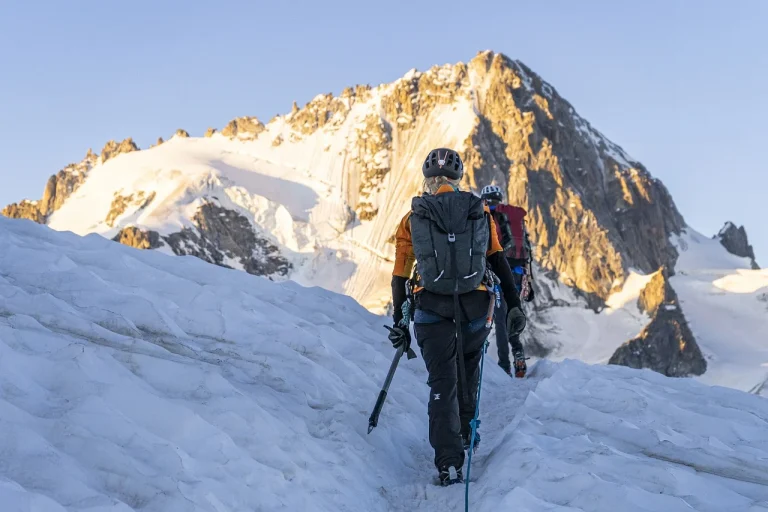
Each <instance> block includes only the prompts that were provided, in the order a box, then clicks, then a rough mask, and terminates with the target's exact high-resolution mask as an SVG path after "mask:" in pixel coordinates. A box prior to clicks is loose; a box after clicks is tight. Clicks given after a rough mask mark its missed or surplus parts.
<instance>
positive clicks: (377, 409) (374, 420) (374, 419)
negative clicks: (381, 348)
mask: <svg viewBox="0 0 768 512" xmlns="http://www.w3.org/2000/svg"><path fill="white" fill-rule="evenodd" d="M404 351H405V347H404V346H403V347H400V348H398V349H397V352H395V357H394V358H393V359H392V364H391V365H389V372H388V373H387V378H386V379H385V380H384V386H382V388H381V391H379V398H378V399H377V400H376V405H375V406H374V407H373V412H372V413H371V417H370V418H368V433H369V434H370V433H371V432H372V431H373V429H374V428H376V425H378V424H379V414H381V408H382V407H384V400H386V399H387V391H389V385H390V384H391V383H392V377H394V376H395V370H397V364H398V363H399V362H400V358H401V357H403V352H404ZM415 357H416V353H415V352H414V351H413V350H411V349H410V348H409V349H408V359H413V358H415Z"/></svg>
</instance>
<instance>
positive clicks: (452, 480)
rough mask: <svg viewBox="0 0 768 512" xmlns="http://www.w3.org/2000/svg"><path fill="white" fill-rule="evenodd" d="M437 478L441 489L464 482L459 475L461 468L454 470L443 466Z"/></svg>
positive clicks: (451, 467) (462, 477)
mask: <svg viewBox="0 0 768 512" xmlns="http://www.w3.org/2000/svg"><path fill="white" fill-rule="evenodd" d="M439 478H440V485H442V486H443V487H446V486H448V485H453V484H460V483H462V482H464V475H463V474H462V473H461V468H458V469H456V468H455V467H453V466H445V467H443V468H441V469H440V474H439Z"/></svg>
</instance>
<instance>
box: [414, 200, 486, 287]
mask: <svg viewBox="0 0 768 512" xmlns="http://www.w3.org/2000/svg"><path fill="white" fill-rule="evenodd" d="M410 222H411V240H412V242H413V252H414V255H415V256H416V272H418V274H419V277H420V283H419V284H421V285H422V286H423V287H424V288H425V289H426V290H427V291H430V292H432V293H436V294H439V295H453V294H454V293H455V294H458V295H461V294H464V293H467V292H471V291H472V290H475V289H477V287H478V286H480V284H481V283H482V282H483V278H484V277H485V266H486V256H485V255H486V251H487V250H488V240H489V236H490V230H489V227H488V219H487V218H486V214H485V211H484V209H483V201H482V199H480V198H479V197H477V196H475V195H474V194H472V193H470V192H455V193H451V192H448V193H445V194H438V195H424V196H419V197H414V198H413V200H412V201H411V218H410Z"/></svg>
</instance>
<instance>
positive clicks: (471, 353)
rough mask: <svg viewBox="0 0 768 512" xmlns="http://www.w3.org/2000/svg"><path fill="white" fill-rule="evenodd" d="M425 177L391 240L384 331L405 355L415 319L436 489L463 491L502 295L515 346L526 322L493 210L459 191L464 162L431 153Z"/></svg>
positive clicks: (441, 151) (444, 151)
mask: <svg viewBox="0 0 768 512" xmlns="http://www.w3.org/2000/svg"><path fill="white" fill-rule="evenodd" d="M422 173H423V175H424V182H423V194H422V195H420V196H417V197H414V198H413V199H412V201H411V211H410V212H408V214H406V215H405V217H403V219H402V221H401V222H400V224H399V226H398V228H397V232H396V234H395V243H396V251H395V266H394V270H393V272H392V302H393V306H394V326H393V327H388V329H389V330H390V335H389V339H390V341H391V342H392V345H393V346H394V347H395V348H396V349H400V348H401V347H405V349H406V350H407V349H408V348H410V344H411V334H410V330H409V327H408V324H407V323H406V322H403V318H404V316H405V317H406V318H412V319H413V322H414V333H415V335H416V342H417V343H418V346H419V348H420V349H421V354H422V357H423V358H424V363H425V365H426V367H427V371H428V373H429V378H428V381H427V384H428V385H429V388H430V395H429V406H428V413H429V442H430V444H431V445H432V447H433V448H434V450H435V459H434V461H435V466H437V470H438V476H439V479H440V483H441V484H442V485H450V484H453V483H457V482H461V481H463V476H462V467H463V464H464V458H465V454H464V451H465V450H468V449H469V448H470V446H471V445H472V443H473V442H474V446H476V445H477V443H478V441H479V436H478V435H477V433H476V431H475V427H476V424H475V425H471V424H472V420H473V417H474V414H475V409H476V408H475V406H476V399H477V390H478V384H479V379H480V362H481V358H482V354H483V350H484V346H485V340H486V338H487V337H488V334H489V333H490V328H491V323H492V322H493V314H494V309H495V305H496V303H497V301H498V300H497V299H500V297H499V295H500V291H503V294H504V299H505V301H506V304H507V305H508V306H509V308H508V310H509V311H508V313H507V314H506V315H504V316H501V317H499V316H497V317H496V323H497V325H499V324H505V329H506V331H507V332H509V333H510V335H514V336H519V334H520V333H521V332H522V331H523V329H525V323H526V318H525V315H524V314H523V312H522V309H521V308H520V298H519V296H518V292H517V290H516V288H515V282H514V277H513V275H512V270H511V269H510V267H509V263H508V262H507V259H506V257H505V255H504V252H503V248H502V246H501V245H500V244H499V238H498V232H497V230H496V224H495V222H494V220H493V218H492V217H491V215H490V210H489V209H488V207H487V206H485V205H484V204H483V201H482V199H481V198H479V197H477V196H476V195H474V194H472V193H471V192H463V191H460V190H459V183H460V181H461V178H462V176H463V174H464V164H463V163H462V161H461V158H460V157H459V155H458V154H457V153H456V152H455V151H453V150H451V149H445V148H440V149H434V150H432V151H430V152H429V154H428V155H427V158H426V160H425V161H424V164H423V165H422ZM414 266H415V269H414ZM414 270H415V272H414ZM403 305H405V308H403ZM473 434H474V435H473Z"/></svg>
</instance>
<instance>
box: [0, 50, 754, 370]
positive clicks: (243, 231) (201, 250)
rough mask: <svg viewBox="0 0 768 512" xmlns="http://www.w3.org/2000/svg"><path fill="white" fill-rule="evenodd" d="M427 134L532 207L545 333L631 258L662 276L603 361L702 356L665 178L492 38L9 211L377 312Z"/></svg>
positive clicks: (185, 142) (113, 148)
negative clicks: (461, 57) (680, 279)
mask: <svg viewBox="0 0 768 512" xmlns="http://www.w3.org/2000/svg"><path fill="white" fill-rule="evenodd" d="M434 147H454V148H456V149H457V150H458V151H460V153H461V154H462V157H463V158H464V160H465V165H466V168H467V172H466V173H465V178H464V186H465V187H467V188H469V189H471V190H473V191H476V192H477V191H479V189H480V188H482V187H483V186H485V185H488V184H496V185H499V186H501V187H502V189H503V190H505V191H506V194H507V196H508V198H509V202H510V203H512V204H518V205H521V206H523V207H525V208H526V209H527V210H528V212H529V213H528V227H529V231H530V233H531V237H532V242H533V244H534V254H535V260H536V264H537V268H539V269H541V273H540V276H539V281H538V282H537V283H536V285H535V286H536V289H537V292H539V299H537V302H536V304H535V305H534V307H533V308H531V311H532V319H533V321H534V322H533V323H534V324H536V322H537V321H538V322H539V326H538V328H534V329H532V332H537V333H538V332H541V333H546V332H547V329H546V326H545V325H544V323H545V321H546V319H547V317H546V316H542V315H544V313H543V312H546V311H547V310H549V311H550V312H551V311H552V308H559V307H565V306H571V307H577V308H588V309H591V310H592V311H594V312H595V313H597V312H600V311H602V310H603V309H604V308H605V305H606V301H607V300H608V299H609V297H610V296H611V295H612V294H614V293H616V292H618V291H620V290H621V289H622V287H623V285H624V282H625V280H626V279H627V277H628V276H629V275H630V270H633V271H636V272H640V273H643V274H646V275H651V274H654V273H656V275H658V276H662V277H660V278H659V279H661V280H662V281H658V282H657V278H656V277H654V278H653V280H652V286H653V289H652V290H649V291H648V292H647V293H646V294H645V295H644V297H643V298H641V299H640V300H641V302H642V303H643V305H642V308H643V310H644V311H646V314H647V315H648V317H647V318H648V320H649V322H650V323H648V324H647V325H646V326H645V327H646V328H645V330H643V331H642V334H641V335H639V338H637V339H635V340H633V341H632V342H630V344H629V345H627V347H628V348H626V349H625V348H623V347H622V348H621V349H619V351H618V352H617V354H619V355H617V356H616V357H615V358H614V360H613V361H614V362H617V363H619V364H626V365H629V366H638V367H640V366H642V367H651V368H653V369H655V370H657V371H661V372H663V373H667V374H679V375H683V374H691V373H697V372H699V371H703V367H702V366H701V361H703V360H700V353H699V352H697V351H698V347H697V346H696V340H695V339H694V338H693V335H692V334H691V333H690V330H688V329H687V327H686V320H685V317H684V313H683V311H682V309H681V308H680V307H679V304H677V303H676V302H675V300H674V299H673V298H672V297H674V290H672V289H671V286H670V284H669V283H668V281H667V280H666V279H665V278H664V277H663V276H666V275H672V274H674V272H675V264H676V261H677V258H678V256H679V255H678V251H677V249H676V248H675V246H673V245H672V243H671V241H670V240H672V239H673V238H674V237H676V236H678V235H680V234H681V233H682V232H683V231H684V230H685V229H686V224H685V221H684V219H683V217H682V215H681V214H680V213H679V211H678V210H677V207H676V206H675V203H674V201H673V199H672V197H671V196H670V194H669V192H668V191H667V189H666V188H665V187H664V185H663V184H662V183H661V182H660V181H659V180H658V179H656V178H654V177H653V176H652V175H651V174H650V173H649V171H648V170H647V169H646V168H645V167H644V166H643V165H642V164H641V163H640V162H638V161H637V160H635V159H633V158H632V157H630V156H629V155H628V154H627V153H626V152H625V151H624V150H623V149H622V148H621V147H620V146H619V145H617V144H616V143H614V142H612V141H611V140H609V139H608V138H607V137H606V136H605V135H603V134H602V133H601V132H600V131H598V130H597V129H596V128H595V127H593V126H592V125H591V124H590V123H589V122H588V121H587V120H586V119H584V118H583V117H581V116H580V115H579V114H578V113H577V112H576V109H575V108H574V107H573V106H572V105H571V104H570V103H569V102H568V101H567V100H566V99H564V98H563V97H562V96H560V94H559V93H558V92H557V90H556V89H555V87H553V86H552V85H550V84H548V83H547V82H546V81H544V80H543V79H542V78H541V77H540V76H539V75H537V74H536V73H535V72H534V71H532V70H531V69H530V68H528V67H527V66H526V65H524V64H523V63H521V62H520V61H517V60H513V59H510V58H509V57H507V56H505V55H502V54H500V53H494V52H491V51H485V52H481V53H479V54H478V55H477V56H475V58H473V59H471V60H470V61H469V62H467V63H458V64H452V65H450V64H449V65H443V66H435V67H432V68H431V69H429V70H426V71H417V70H411V71H409V72H408V73H407V74H405V75H404V76H403V77H402V78H399V79H398V80H395V81H394V82H392V83H390V84H382V85H379V86H376V87H371V86H368V85H357V86H354V87H348V88H346V89H344V90H343V91H342V92H341V93H340V94H339V95H333V94H320V95H318V96H316V97H315V98H314V99H312V100H311V101H310V102H308V103H307V104H306V105H304V106H303V107H299V106H298V105H296V104H295V103H294V105H293V108H292V109H291V110H290V112H289V113H288V114H286V115H280V116H276V117H275V118H273V119H272V120H270V121H269V122H268V123H267V124H264V123H262V122H261V121H260V120H259V119H257V118H256V117H253V116H242V117H238V118H236V119H234V120H232V121H231V122H229V123H228V124H227V125H226V126H224V127H223V128H221V130H216V129H214V128H209V129H208V130H207V131H206V133H205V135H204V136H201V137H195V136H190V134H188V133H187V132H186V131H184V130H179V131H177V132H176V134H175V136H174V137H172V138H171V139H170V140H168V141H165V142H162V143H161V141H158V144H157V145H155V146H153V147H152V148H150V149H147V150H144V151H139V150H138V148H137V147H136V146H135V144H133V141H132V140H131V139H127V140H126V141H123V142H122V143H119V144H118V143H115V142H110V143H108V144H107V146H105V148H104V150H103V151H102V154H101V156H97V155H94V154H92V153H90V152H89V153H88V155H87V156H86V158H85V159H84V160H83V161H82V162H80V163H78V164H73V165H70V166H67V167H66V168H65V169H63V170H61V171H60V172H58V173H57V174H55V175H54V176H52V177H51V178H50V180H49V182H48V184H47V185H46V186H45V188H44V193H43V197H42V199H40V200H37V201H21V202H20V203H17V204H13V205H10V206H8V207H6V208H5V209H4V210H3V214H4V215H6V216H9V217H23V218H28V219H31V220H33V221H35V222H39V223H46V224H49V225H50V226H51V227H53V228H55V229H68V230H72V231H75V232H77V233H82V234H85V233H90V232H97V233H100V234H102V235H103V236H106V237H108V238H110V239H114V240H116V241H118V242H121V243H125V244H128V245H132V246H134V247H138V248H142V249H149V250H159V251H165V252H168V253H173V254H177V255H193V256H197V257H200V258H202V259H205V260H207V261H210V262H212V263H215V264H218V265H222V266H228V267H232V268H237V269H240V270H244V271H246V272H249V273H252V274H257V275H263V276H267V277H269V278H271V279H294V280H296V281H298V282H300V283H303V284H309V285H318V286H324V287H328V288H330V289H332V290H334V291H341V292H344V293H346V294H348V295H351V296H352V297H354V298H355V299H357V300H358V301H360V302H361V303H362V304H363V305H365V306H367V307H369V308H370V309H373V310H377V311H383V310H384V309H385V308H386V305H387V301H388V300H389V273H390V271H391V265H392V258H393V255H394V245H393V236H392V235H393V233H394V230H395V226H396V224H397V222H398V221H399V219H400V218H401V216H402V215H403V214H404V213H405V212H406V211H407V209H408V205H409V204H410V201H409V200H410V198H411V197H412V196H413V195H415V194H417V193H418V192H419V189H420V184H421V173H420V167H421V161H422V160H423V158H424V157H425V155H426V154H427V152H428V151H429V150H430V149H432V148H434ZM127 153H131V154H130V155H128V154H127ZM129 159H130V160H129ZM721 234H722V233H721ZM724 237H726V238H727V239H728V240H732V239H733V238H734V237H732V236H730V235H724ZM724 239H725V238H724ZM737 242H738V240H737ZM725 243H726V242H724V244H725ZM728 243H729V244H733V243H735V242H730V241H729V242H728ZM744 243H746V238H745V239H744ZM742 245H743V244H739V243H735V246H734V247H736V249H735V250H742V249H744V247H742ZM742 252H743V251H742ZM752 258H753V259H754V256H752ZM649 286H651V285H649ZM559 287H565V288H566V289H567V290H568V296H569V297H571V298H572V299H569V300H568V301H566V300H565V299H563V296H564V295H563V294H561V293H559V292H557V290H559ZM662 292H663V293H662ZM662 295H663V296H662ZM672 306H674V308H673V307H672ZM638 330H639V329H638ZM636 332H637V331H636ZM626 339H627V338H624V339H623V340H617V341H616V345H615V346H616V347H619V346H620V345H621V343H622V342H623V341H626ZM530 343H532V344H533V343H535V342H534V341H530ZM670 347H671V348H670ZM675 347H677V349H679V350H678V352H679V355H673V354H672V352H674V350H673V349H675ZM544 352H546V351H544ZM648 354H651V355H648ZM675 354H677V353H675ZM675 358H677V359H675ZM680 358H682V359H681V360H682V361H683V362H681V363H679V362H678V359H680ZM659 361H661V362H659ZM689 361H693V362H690V363H689Z"/></svg>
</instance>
